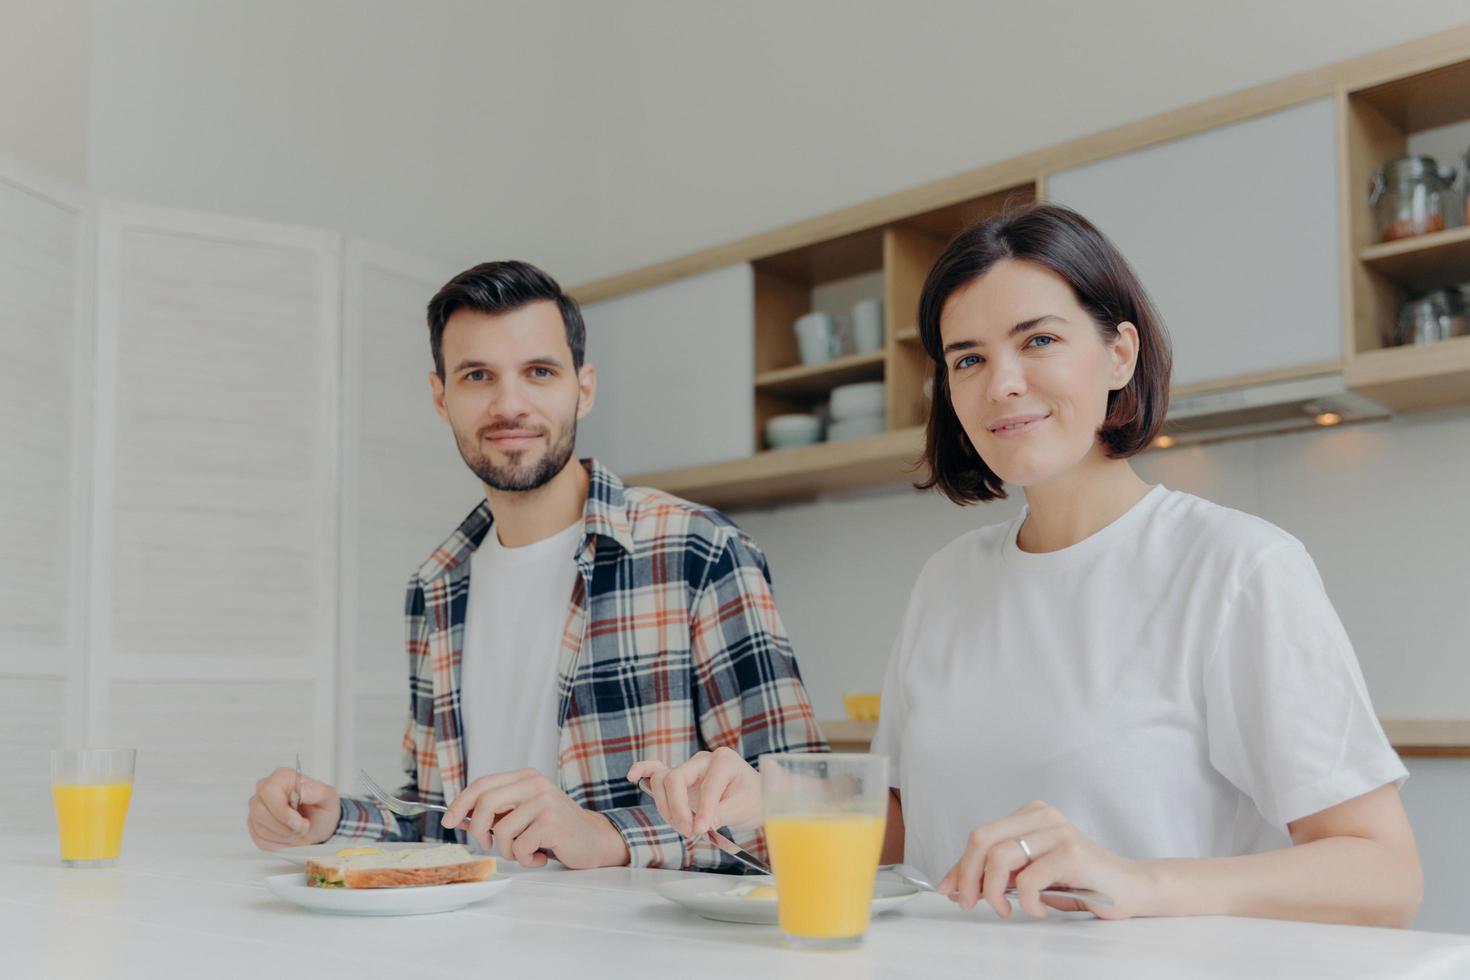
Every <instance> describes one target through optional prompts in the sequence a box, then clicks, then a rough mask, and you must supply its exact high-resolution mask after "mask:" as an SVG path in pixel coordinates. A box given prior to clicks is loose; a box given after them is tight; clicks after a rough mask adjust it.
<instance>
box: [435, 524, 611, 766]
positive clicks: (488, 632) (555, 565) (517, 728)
mask: <svg viewBox="0 0 1470 980" xmlns="http://www.w3.org/2000/svg"><path fill="white" fill-rule="evenodd" d="M583 536H584V532H583V524H582V521H581V520H580V519H578V521H577V523H575V524H573V525H571V526H570V527H568V528H567V529H566V530H564V531H558V532H557V533H556V534H553V535H552V536H551V537H549V538H542V539H541V540H540V541H537V542H535V543H533V544H528V545H526V546H525V547H523V548H507V547H506V546H505V545H503V544H501V543H500V537H499V536H498V535H497V534H496V533H495V527H494V525H491V527H490V533H489V534H487V535H485V540H484V541H482V542H481V543H480V547H478V548H477V549H475V553H474V555H472V556H471V557H470V595H469V607H468V609H467V610H466V611H465V623H464V652H463V654H462V656H463V660H462V661H461V664H460V712H461V715H462V717H463V721H464V746H465V767H466V769H467V770H468V774H469V779H470V780H474V779H478V778H479V777H481V776H488V775H491V774H493V773H497V772H506V771H508V770H512V769H523V768H526V767H530V768H532V769H536V770H537V771H539V772H541V773H542V774H543V775H545V776H547V777H549V778H551V779H552V780H555V779H556V770H557V747H558V743H559V742H560V738H561V729H560V726H558V724H557V720H556V715H557V695H556V675H557V667H558V665H559V663H560V660H561V636H562V630H563V629H564V628H565V626H566V621H567V608H568V603H570V602H571V598H572V587H573V585H574V584H575V583H576V580H577V563H576V560H575V556H576V553H577V551H578V549H579V548H580V547H581V545H582V540H583Z"/></svg>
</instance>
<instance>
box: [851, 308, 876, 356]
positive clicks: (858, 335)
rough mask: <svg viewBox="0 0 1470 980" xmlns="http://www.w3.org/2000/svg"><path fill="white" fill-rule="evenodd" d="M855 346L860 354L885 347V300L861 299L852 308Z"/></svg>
mask: <svg viewBox="0 0 1470 980" xmlns="http://www.w3.org/2000/svg"><path fill="white" fill-rule="evenodd" d="M852 339H853V346H854V347H855V348H856V349H857V352H858V353H859V354H874V353H877V352H878V351H880V350H882V349H883V301H882V300H881V299H864V300H859V301H858V302H857V303H856V304H854V305H853V308H852Z"/></svg>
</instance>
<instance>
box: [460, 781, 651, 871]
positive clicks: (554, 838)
mask: <svg viewBox="0 0 1470 980" xmlns="http://www.w3.org/2000/svg"><path fill="white" fill-rule="evenodd" d="M466 818H468V819H469V823H468V824H467V825H466V826H465V828H464V829H465V831H466V832H467V833H468V834H469V835H470V836H471V837H473V838H474V839H475V840H476V841H477V842H478V843H479V844H480V846H481V847H483V848H485V849H486V850H489V849H490V848H491V847H492V845H493V846H494V848H495V849H496V850H498V851H499V852H500V853H501V854H502V855H503V856H505V857H507V858H509V859H510V860H512V861H516V862H518V863H519V864H521V865H523V866H525V867H527V868H540V867H543V866H544V865H545V864H546V862H547V860H548V858H547V852H554V854H555V856H556V859H557V860H558V861H560V862H561V863H562V864H564V865H566V866H567V867H568V868H607V867H621V866H623V865H626V864H627V863H628V845H627V844H626V843H624V841H623V835H622V834H620V833H619V832H618V829H617V828H616V827H614V826H613V824H612V821H610V820H608V819H607V817H604V816H603V815H602V814H600V813H598V812H596V811H595V810H588V809H584V808H583V807H580V806H578V805H577V804H576V803H574V802H572V798H571V797H569V796H567V795H566V794H565V793H563V792H562V791H561V790H560V789H559V788H558V787H557V785H556V784H555V783H553V782H552V781H551V780H550V779H547V778H546V777H545V776H543V775H542V774H541V773H539V772H537V771H536V770H535V769H519V770H517V771H515V772H502V773H496V774H495V775H493V776H481V777H480V778H479V779H477V780H475V781H474V782H472V783H470V784H469V785H468V786H466V787H465V788H464V790H463V791H461V792H460V794H459V795H458V796H456V797H455V798H454V800H453V802H451V803H450V804H449V812H448V813H446V814H444V820H443V822H444V826H445V827H447V828H449V829H451V830H452V829H454V828H455V827H458V826H459V825H460V823H461V822H462V821H464V820H465V819H466Z"/></svg>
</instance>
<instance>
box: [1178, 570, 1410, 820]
mask: <svg viewBox="0 0 1470 980" xmlns="http://www.w3.org/2000/svg"><path fill="white" fill-rule="evenodd" d="M1222 599H1223V600H1224V601H1227V602H1230V603H1231V605H1230V607H1229V609H1228V613H1227V615H1226V618H1225V621H1224V626H1223V628H1222V630H1221V634H1220V637H1219V641H1218V644H1217V645H1216V647H1215V649H1214V651H1213V653H1212V654H1211V657H1210V659H1209V660H1208V661H1207V663H1206V666H1205V676H1204V692H1205V713H1206V729H1207V735H1208V739H1209V752H1210V762H1211V763H1212V764H1213V765H1214V766H1215V768H1216V769H1217V770H1219V771H1220V773H1221V774H1222V775H1224V776H1225V778H1227V779H1229V780H1230V781H1231V782H1232V783H1234V784H1235V785H1236V786H1237V787H1238V788H1239V789H1240V790H1241V791H1242V792H1243V793H1245V794H1246V795H1247V796H1249V797H1250V798H1251V799H1252V800H1254V801H1255V804H1256V806H1257V807H1258V808H1259V809H1260V811H1261V815H1262V816H1263V817H1265V818H1266V819H1267V820H1268V821H1270V822H1271V823H1274V824H1277V825H1280V826H1283V827H1284V826H1285V825H1286V824H1288V823H1290V822H1292V821H1294V820H1298V819H1301V818H1302V817H1306V816H1309V815H1311V814H1314V813H1318V812H1320V811H1322V810H1325V809H1327V808H1329V807H1332V806H1336V805H1337V804H1339V803H1343V802H1346V801H1347V800H1350V799H1352V798H1354V797H1356V796H1361V795H1362V794H1364V793H1367V792H1369V791H1371V790H1374V789H1377V788H1378V787H1380V786H1383V785H1385V784H1388V783H1395V784H1397V783H1401V782H1403V780H1404V779H1405V778H1407V776H1408V773H1407V771H1406V770H1405V769H1404V766H1403V763H1401V762H1400V761H1399V758H1398V755H1397V754H1396V753H1395V752H1394V750H1393V748H1392V747H1391V746H1390V745H1389V743H1388V739H1387V737H1386V736H1385V735H1384V733H1383V729H1382V727H1381V726H1380V725H1379V723H1378V719H1377V716H1376V715H1375V714H1374V712H1373V705H1372V703H1371V702H1370V700H1369V698H1368V691H1367V688H1366V686H1365V685H1364V683H1363V676H1362V672H1361V671H1360V670H1359V668H1358V662H1357V658H1356V656H1355V655H1354V653H1353V648H1352V644H1351V643H1350V642H1349V640H1348V637H1347V633H1346V631H1345V630H1344V629H1343V626H1342V622H1341V620H1339V619H1338V616H1337V612H1336V610H1334V609H1333V608H1332V603H1331V601H1330V600H1329V599H1328V598H1327V593H1326V590H1325V589H1324V588H1323V585H1322V579H1321V577H1320V576H1319V575H1318V573H1317V568H1316V565H1314V564H1313V562H1312V560H1311V558H1310V557H1309V556H1308V555H1307V553H1306V550H1305V549H1303V548H1302V547H1301V545H1300V544H1299V543H1297V542H1294V541H1293V542H1289V543H1281V544H1277V545H1273V546H1271V547H1270V549H1269V550H1268V551H1266V552H1264V553H1263V554H1262V555H1261V556H1260V557H1259V558H1258V559H1257V560H1256V561H1255V563H1254V565H1252V566H1251V567H1249V568H1247V569H1246V570H1245V571H1244V573H1243V576H1242V578H1241V580H1240V583H1239V588H1238V591H1236V592H1235V594H1234V595H1233V596H1226V597H1222Z"/></svg>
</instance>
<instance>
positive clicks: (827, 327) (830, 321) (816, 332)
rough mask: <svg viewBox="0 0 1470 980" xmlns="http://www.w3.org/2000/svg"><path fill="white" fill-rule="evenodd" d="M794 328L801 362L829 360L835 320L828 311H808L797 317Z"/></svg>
mask: <svg viewBox="0 0 1470 980" xmlns="http://www.w3.org/2000/svg"><path fill="white" fill-rule="evenodd" d="M794 329H795V330H796V349H797V352H798V353H799V354H800V355H801V363H803V364H821V363H822V362H823V361H830V360H831V359H832V355H833V346H834V343H835V342H836V339H837V321H836V319H835V318H834V317H833V316H832V314H830V313H808V314H806V315H805V316H803V317H799V318H798V319H797V321H796V325H795V327H794Z"/></svg>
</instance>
